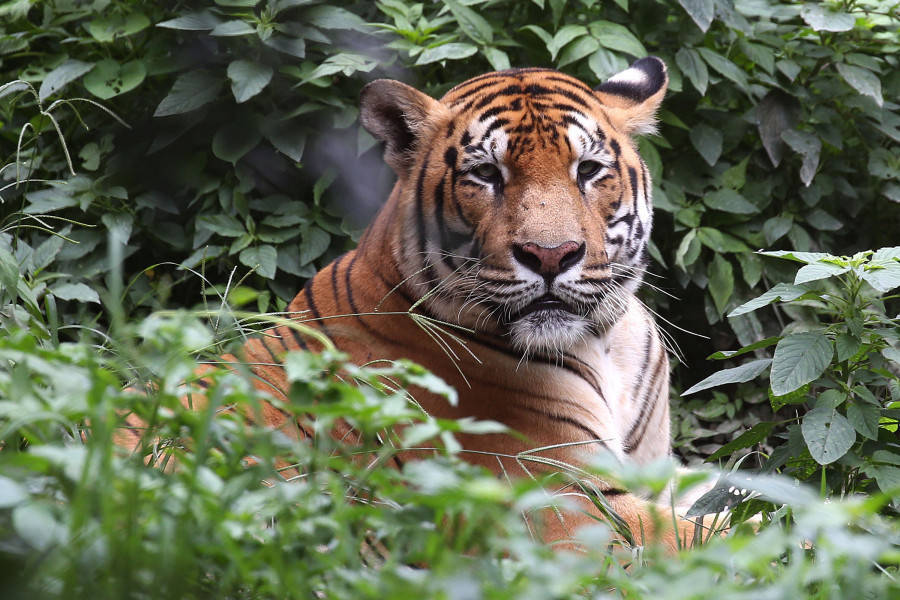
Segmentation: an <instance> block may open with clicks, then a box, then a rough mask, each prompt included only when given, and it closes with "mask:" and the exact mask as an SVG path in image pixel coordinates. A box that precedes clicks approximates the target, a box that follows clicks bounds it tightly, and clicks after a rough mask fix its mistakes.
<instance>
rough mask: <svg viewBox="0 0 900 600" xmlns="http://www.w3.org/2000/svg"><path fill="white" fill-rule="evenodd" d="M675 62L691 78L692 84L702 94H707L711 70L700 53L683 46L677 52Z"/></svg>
mask: <svg viewBox="0 0 900 600" xmlns="http://www.w3.org/2000/svg"><path fill="white" fill-rule="evenodd" d="M675 62H676V63H677V64H678V68H679V69H681V70H682V71H683V72H684V74H685V75H687V78H688V79H690V80H691V85H693V86H694V88H696V90H697V91H698V92H700V95H701V96H703V95H705V94H706V86H707V85H709V70H708V69H707V68H706V63H705V62H703V60H702V59H701V58H700V54H698V53H697V51H696V50H693V49H691V48H681V49H679V50H678V53H677V54H675Z"/></svg>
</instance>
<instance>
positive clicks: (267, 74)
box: [228, 60, 273, 104]
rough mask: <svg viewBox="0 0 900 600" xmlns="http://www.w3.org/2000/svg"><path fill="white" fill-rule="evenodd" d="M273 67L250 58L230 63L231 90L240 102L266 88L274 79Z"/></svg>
mask: <svg viewBox="0 0 900 600" xmlns="http://www.w3.org/2000/svg"><path fill="white" fill-rule="evenodd" d="M272 74H273V71H272V67H270V66H269V65H263V64H260V63H257V62H253V61H249V60H235V61H232V62H231V64H230V65H228V79H230V80H231V92H232V93H233V94H234V99H235V101H237V102H238V103H239V104H240V103H241V102H246V101H247V100H249V99H250V98H252V97H253V96H255V95H257V94H258V93H260V92H261V91H263V90H264V89H265V87H266V86H267V85H269V82H270V81H271V80H272Z"/></svg>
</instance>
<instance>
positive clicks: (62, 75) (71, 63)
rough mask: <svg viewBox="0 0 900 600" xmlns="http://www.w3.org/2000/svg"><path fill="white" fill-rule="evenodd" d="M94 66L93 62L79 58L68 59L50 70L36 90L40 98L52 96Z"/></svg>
mask: <svg viewBox="0 0 900 600" xmlns="http://www.w3.org/2000/svg"><path fill="white" fill-rule="evenodd" d="M93 68H94V63H89V62H83V61H80V60H74V59H69V60H67V61H66V62H64V63H63V64H61V65H59V66H58V67H56V68H55V69H53V70H52V71H50V72H49V73H48V74H47V76H46V77H44V81H43V82H41V89H40V91H39V92H38V95H39V96H40V98H41V100H44V99H45V98H47V97H48V96H52V95H53V94H55V93H56V92H58V91H59V90H61V89H62V88H64V87H65V86H66V85H67V84H68V83H70V82H72V81H75V80H76V79H78V78H79V77H81V76H82V75H84V74H85V73H87V72H88V71H90V70H91V69H93Z"/></svg>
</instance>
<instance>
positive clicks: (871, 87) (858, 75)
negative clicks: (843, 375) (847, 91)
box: [837, 63, 884, 106]
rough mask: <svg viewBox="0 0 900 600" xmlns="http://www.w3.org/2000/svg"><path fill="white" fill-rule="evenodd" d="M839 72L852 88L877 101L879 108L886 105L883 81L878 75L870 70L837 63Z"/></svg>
mask: <svg viewBox="0 0 900 600" xmlns="http://www.w3.org/2000/svg"><path fill="white" fill-rule="evenodd" d="M837 70H838V73H840V74H841V77H843V78H844V81H846V82H847V83H849V84H850V87H852V88H853V89H855V90H856V91H857V92H859V93H860V94H862V95H864V96H869V97H870V98H872V99H873V100H875V103H876V104H877V105H878V106H883V105H884V98H882V96H881V80H880V79H878V75H876V74H875V73H873V72H872V71H870V70H868V69H864V68H862V67H854V66H853V65H848V64H846V63H837Z"/></svg>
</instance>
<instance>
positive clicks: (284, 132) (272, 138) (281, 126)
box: [262, 120, 307, 162]
mask: <svg viewBox="0 0 900 600" xmlns="http://www.w3.org/2000/svg"><path fill="white" fill-rule="evenodd" d="M306 130H307V127H306V126H305V125H303V124H302V123H300V122H298V121H296V120H290V121H280V120H272V121H266V122H264V123H263V126H262V132H263V135H265V136H266V139H267V140H269V142H271V144H272V145H273V146H275V148H276V149H277V150H278V151H279V152H281V153H283V154H285V155H287V156H288V158H290V159H291V160H293V161H295V162H300V161H301V160H302V159H303V149H304V148H305V146H306Z"/></svg>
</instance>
